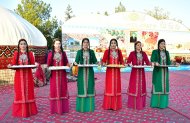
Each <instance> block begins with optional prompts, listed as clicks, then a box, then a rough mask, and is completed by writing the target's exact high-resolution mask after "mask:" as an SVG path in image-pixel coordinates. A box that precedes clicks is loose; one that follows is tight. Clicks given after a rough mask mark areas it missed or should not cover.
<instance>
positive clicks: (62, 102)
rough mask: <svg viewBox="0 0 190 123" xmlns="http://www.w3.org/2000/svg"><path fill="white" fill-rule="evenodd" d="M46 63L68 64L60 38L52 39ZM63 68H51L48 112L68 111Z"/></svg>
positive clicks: (53, 64) (67, 96) (55, 64)
mask: <svg viewBox="0 0 190 123" xmlns="http://www.w3.org/2000/svg"><path fill="white" fill-rule="evenodd" d="M47 65H48V67H50V66H69V64H68V59H67V56H66V53H65V52H64V51H63V48H62V43H61V41H60V39H58V38H56V39H54V40H53V47H52V51H51V52H49V53H48V59H47ZM66 75H67V73H66V71H65V70H52V71H51V77H50V95H49V99H50V113H52V114H53V113H57V114H63V113H66V112H69V94H68V88H67V76H66Z"/></svg>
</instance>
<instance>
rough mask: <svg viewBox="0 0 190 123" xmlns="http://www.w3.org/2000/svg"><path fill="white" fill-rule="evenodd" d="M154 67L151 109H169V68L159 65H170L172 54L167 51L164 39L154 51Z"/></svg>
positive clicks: (152, 58)
mask: <svg viewBox="0 0 190 123" xmlns="http://www.w3.org/2000/svg"><path fill="white" fill-rule="evenodd" d="M151 62H152V65H154V69H153V75H152V96H151V103H150V107H152V108H167V107H168V94H169V71H168V67H159V65H170V64H171V61H170V54H169V52H168V51H167V50H166V44H165V40H164V39H160V40H159V41H158V49H156V50H153V51H152V56H151Z"/></svg>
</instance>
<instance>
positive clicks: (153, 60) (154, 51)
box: [151, 50, 158, 62]
mask: <svg viewBox="0 0 190 123" xmlns="http://www.w3.org/2000/svg"><path fill="white" fill-rule="evenodd" d="M156 56H157V55H156V50H153V51H152V55H151V62H158V60H157V59H156Z"/></svg>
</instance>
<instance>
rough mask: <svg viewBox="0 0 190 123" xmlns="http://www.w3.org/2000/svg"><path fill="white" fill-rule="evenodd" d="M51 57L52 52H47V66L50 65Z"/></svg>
mask: <svg viewBox="0 0 190 123" xmlns="http://www.w3.org/2000/svg"><path fill="white" fill-rule="evenodd" d="M51 57H52V52H49V53H48V58H47V66H50V65H51Z"/></svg>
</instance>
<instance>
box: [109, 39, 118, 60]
mask: <svg viewBox="0 0 190 123" xmlns="http://www.w3.org/2000/svg"><path fill="white" fill-rule="evenodd" d="M112 41H115V42H116V46H117V49H118V50H117V53H118V58H119V62H121V61H120V54H119V46H118V42H117V40H116V39H115V38H112V39H111V40H110V44H109V50H108V62H107V63H108V64H109V61H110V46H111V42H112Z"/></svg>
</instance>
